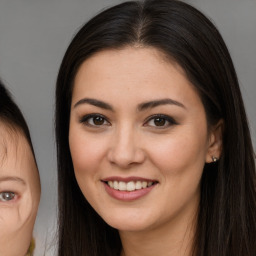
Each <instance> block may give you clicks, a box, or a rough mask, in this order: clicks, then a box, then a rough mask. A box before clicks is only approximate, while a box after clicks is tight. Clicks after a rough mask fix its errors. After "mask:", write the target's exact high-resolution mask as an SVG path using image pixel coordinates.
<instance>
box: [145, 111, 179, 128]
mask: <svg viewBox="0 0 256 256" xmlns="http://www.w3.org/2000/svg"><path fill="white" fill-rule="evenodd" d="M156 119H160V121H164V125H156V123H154V125H149V123H150V121H153V122H155V121H156ZM166 123H168V124H166ZM177 124H178V123H177V122H176V121H175V120H174V119H173V118H172V117H170V116H167V115H163V114H156V115H153V116H150V117H149V118H148V119H147V120H146V122H145V123H144V126H150V127H155V128H157V129H165V128H168V127H169V126H172V125H177Z"/></svg>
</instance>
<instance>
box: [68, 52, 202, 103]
mask: <svg viewBox="0 0 256 256" xmlns="http://www.w3.org/2000/svg"><path fill="white" fill-rule="evenodd" d="M81 97H87V98H90V97H91V98H93V97H97V99H99V100H105V99H107V100H108V101H114V102H117V101H118V100H119V99H120V102H121V103H122V105H124V103H125V102H127V104H128V106H129V105H131V104H129V103H131V102H132V101H133V102H134V100H137V101H147V100H154V99H160V98H166V97H169V98H172V99H174V100H179V101H181V102H182V103H186V104H187V105H192V106H194V104H195V103H197V104H201V99H200V96H199V94H198V92H197V91H196V89H195V87H194V86H193V84H192V83H191V82H190V81H189V79H188V78H187V76H186V73H185V71H184V70H183V69H182V67H181V66H179V65H178V63H177V62H175V61H174V60H172V59H168V58H167V56H166V55H165V54H164V53H162V52H161V51H159V50H158V49H155V48H151V47H148V48H147V47H146V48H143V47H141V48H140V47H137V48H136V47H125V48H122V49H114V50H112V49H110V50H104V51H101V52H98V53H96V54H95V55H92V56H91V57H90V58H89V59H87V60H85V61H84V62H83V64H82V65H81V66H80V68H79V70H78V72H77V74H76V77H75V80H74V87H73V93H72V103H73V104H74V103H75V102H77V101H79V100H80V99H81ZM128 102H129V103H128ZM183 105H184V104H183Z"/></svg>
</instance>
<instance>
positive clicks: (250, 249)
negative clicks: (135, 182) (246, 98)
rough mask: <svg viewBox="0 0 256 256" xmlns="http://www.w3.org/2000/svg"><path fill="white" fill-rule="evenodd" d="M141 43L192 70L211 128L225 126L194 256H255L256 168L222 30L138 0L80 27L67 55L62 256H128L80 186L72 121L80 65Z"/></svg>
mask: <svg viewBox="0 0 256 256" xmlns="http://www.w3.org/2000/svg"><path fill="white" fill-rule="evenodd" d="M137 44H140V45H142V46H150V47H155V48H156V49H158V50H160V51H162V52H164V53H165V54H166V56H167V57H169V58H170V59H172V60H175V61H176V62H177V63H178V64H179V65H180V66H181V67H182V68H183V69H184V71H185V72H186V75H187V77H188V79H189V80H190V81H191V82H192V84H193V85H194V87H195V88H196V90H197V91H198V93H199V95H200V97H201V99H202V102H203V104H204V108H205V111H206V114H207V120H208V124H209V126H211V125H213V124H215V123H216V122H217V121H218V120H220V119H223V120H224V126H225V131H224V134H223V150H222V155H221V158H220V160H219V161H218V163H217V164H213V165H211V164H206V165H205V167H204V172H203V176H202V182H201V184H202V185H201V202H200V208H199V213H198V225H197V230H196V235H195V241H194V255H197V256H216V255H218V256H230V255H236V256H245V255H246V256H255V255H256V243H255V241H254V240H255V236H256V192H255V162H254V154H253V147H252V142H251V137H250V132H249V129H248V122H247V117H246V113H245V109H244V104H243V100H242V97H241V92H240V89H239V85H238V80H237V76H236V72H235V69H234V66H233V63H232V60H231V57H230V54H229V52H228V50H227V47H226V45H225V43H224V41H223V39H222V37H221V35H220V34H219V32H218V30H217V29H216V27H215V26H214V25H213V24H212V23H211V22H210V21H209V19H207V18H206V17H205V16H204V15H203V14H202V13H201V12H199V11H198V10H196V9H195V8H193V7H191V6H190V5H188V4H185V3H183V2H181V1H176V0H148V1H143V2H140V1H131V2H126V3H122V4H119V5H117V6H114V7H112V8H110V9H107V10H105V11H103V12H102V13H100V14H98V15H97V16H96V17H94V18H93V19H91V20H90V21H89V22H88V23H86V24H85V25H84V26H83V27H82V28H81V29H80V31H79V32H78V33H77V34H76V36H75V37H74V39H73V40H72V42H71V44H70V45H69V47H68V49H67V51H66V54H65V56H64V58H63V61H62V64H61V67H60V70H59V74H58V79H57V87H56V142H57V157H58V181H59V183H58V190H59V248H58V255H59V256H75V255H81V256H82V255H88V256H99V255H107V256H108V255H109V256H114V255H116V256H117V255H120V250H121V247H122V245H121V242H120V238H119V235H118V231H117V230H115V229H114V228H112V227H110V226H108V225H107V224H106V223H105V222H104V221H103V220H102V219H101V217H100V216H98V214H97V213H96V212H95V211H94V210H93V209H92V207H91V206H90V205H89V203H88V202H87V201H86V199H85V198H84V196H83V194H82V192H81V191H80V189H79V186H78V184H77V182H76V178H75V175H74V170H73V165H72V159H71V156H70V151H69V144H68V133H69V117H70V105H71V96H72V86H73V81H74V77H75V75H76V73H77V70H78V68H79V67H80V65H81V64H82V63H83V62H84V61H85V60H86V59H87V58H88V57H89V56H91V55H93V54H95V53H96V52H99V51H101V50H104V49H119V48H122V47H125V46H127V45H131V46H132V45H137Z"/></svg>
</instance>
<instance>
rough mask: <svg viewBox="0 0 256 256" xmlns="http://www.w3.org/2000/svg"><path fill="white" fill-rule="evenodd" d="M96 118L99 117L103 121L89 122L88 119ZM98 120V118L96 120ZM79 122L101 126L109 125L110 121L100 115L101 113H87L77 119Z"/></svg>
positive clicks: (93, 119)
mask: <svg viewBox="0 0 256 256" xmlns="http://www.w3.org/2000/svg"><path fill="white" fill-rule="evenodd" d="M96 118H100V119H101V121H103V124H95V123H94V124H91V123H90V119H91V121H92V122H94V121H96V120H95V119H96ZM98 121H99V120H98ZM79 122H80V123H82V124H85V125H87V126H90V127H101V126H103V125H107V126H109V125H110V122H109V121H108V120H107V119H106V117H105V116H103V115H101V114H89V115H85V116H83V117H82V118H81V119H80V120H79Z"/></svg>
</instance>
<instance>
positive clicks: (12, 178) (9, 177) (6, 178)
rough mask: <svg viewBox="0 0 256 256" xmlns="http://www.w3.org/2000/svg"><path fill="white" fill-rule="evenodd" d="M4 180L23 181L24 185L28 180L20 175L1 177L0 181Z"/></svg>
mask: <svg viewBox="0 0 256 256" xmlns="http://www.w3.org/2000/svg"><path fill="white" fill-rule="evenodd" d="M2 181H17V182H19V183H21V184H22V185H24V186H25V185H26V182H25V181H24V180H23V179H21V178H19V177H15V176H4V177H0V182H2Z"/></svg>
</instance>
